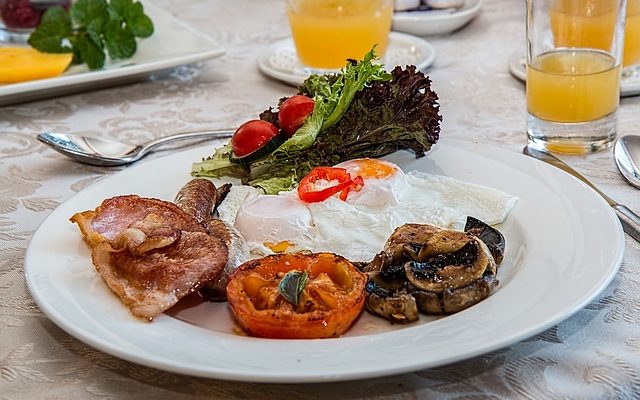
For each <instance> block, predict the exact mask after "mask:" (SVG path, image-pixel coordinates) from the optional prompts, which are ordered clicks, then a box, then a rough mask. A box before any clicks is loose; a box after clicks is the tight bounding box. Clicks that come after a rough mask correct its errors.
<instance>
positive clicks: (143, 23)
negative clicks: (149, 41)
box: [110, 0, 153, 38]
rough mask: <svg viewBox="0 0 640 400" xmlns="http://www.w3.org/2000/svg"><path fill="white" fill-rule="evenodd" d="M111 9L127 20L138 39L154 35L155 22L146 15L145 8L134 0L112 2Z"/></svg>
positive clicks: (114, 0)
mask: <svg viewBox="0 0 640 400" xmlns="http://www.w3.org/2000/svg"><path fill="white" fill-rule="evenodd" d="M110 5H111V8H112V9H113V10H114V11H115V12H116V13H117V14H118V16H120V17H121V18H122V19H124V20H125V22H126V24H127V26H128V27H129V29H131V31H132V32H133V34H134V35H135V36H136V37H141V38H145V37H149V36H151V35H152V34H153V22H151V19H150V18H149V17H148V16H146V15H145V13H144V6H143V5H142V3H140V2H137V1H136V2H134V1H133V0H111V3H110Z"/></svg>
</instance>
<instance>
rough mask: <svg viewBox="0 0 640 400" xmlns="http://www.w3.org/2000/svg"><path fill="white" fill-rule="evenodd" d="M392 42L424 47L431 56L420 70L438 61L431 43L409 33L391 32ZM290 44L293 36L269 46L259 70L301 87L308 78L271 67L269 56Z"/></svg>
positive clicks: (260, 59)
mask: <svg viewBox="0 0 640 400" xmlns="http://www.w3.org/2000/svg"><path fill="white" fill-rule="evenodd" d="M391 40H405V41H410V42H413V43H414V45H419V46H420V47H423V48H424V49H426V50H427V51H428V53H429V54H428V55H427V57H425V58H424V59H423V60H422V62H420V63H418V65H416V67H417V68H418V69H419V70H425V69H427V68H429V67H430V66H431V65H433V63H434V61H435V59H436V50H435V48H434V47H433V45H432V44H431V43H430V42H429V41H427V40H425V39H423V38H420V37H417V36H414V35H410V34H408V33H403V32H395V31H391V32H389V41H390V42H391ZM289 43H291V44H293V38H292V37H291V36H288V37H286V38H284V39H280V40H277V41H275V42H273V43H271V44H270V45H268V46H267V48H265V49H264V50H263V51H262V52H261V53H260V55H259V56H258V59H257V64H258V69H259V70H260V72H262V73H263V74H265V75H267V76H268V77H271V78H274V79H277V80H279V81H282V82H285V83H287V84H289V85H293V86H299V85H301V84H302V82H303V81H304V79H306V78H303V77H302V76H300V75H296V74H291V73H287V72H284V71H282V70H279V69H276V68H273V67H272V66H271V63H270V62H269V61H268V60H269V56H270V55H271V53H272V52H273V51H274V50H275V49H277V48H278V47H280V46H283V45H288V44H289ZM301 79H302V80H301Z"/></svg>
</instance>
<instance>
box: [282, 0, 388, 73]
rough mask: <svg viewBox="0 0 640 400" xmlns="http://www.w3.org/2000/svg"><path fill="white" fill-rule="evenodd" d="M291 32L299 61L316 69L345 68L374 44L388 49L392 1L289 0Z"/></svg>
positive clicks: (378, 47) (380, 48)
mask: <svg viewBox="0 0 640 400" xmlns="http://www.w3.org/2000/svg"><path fill="white" fill-rule="evenodd" d="M287 15H288V17H289V25H290V27H291V34H292V35H293V41H294V43H295V46H296V52H297V53H298V58H300V61H301V62H302V63H303V64H304V65H306V66H308V67H311V68H314V69H335V68H340V67H343V66H344V65H345V63H346V60H347V59H348V58H351V59H354V60H360V59H362V57H363V56H364V55H365V54H366V53H367V52H368V51H369V50H371V48H372V47H373V46H374V45H377V47H376V53H377V54H378V55H379V56H382V55H383V54H384V52H385V49H386V48H387V43H388V40H389V31H390V30H391V17H392V15H393V0H287Z"/></svg>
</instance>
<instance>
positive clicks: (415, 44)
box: [258, 32, 436, 86]
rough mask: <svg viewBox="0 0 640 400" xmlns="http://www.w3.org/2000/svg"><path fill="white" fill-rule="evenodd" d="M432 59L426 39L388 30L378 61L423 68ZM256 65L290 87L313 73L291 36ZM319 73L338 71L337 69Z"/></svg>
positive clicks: (430, 47) (392, 65)
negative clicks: (297, 50) (385, 44)
mask: <svg viewBox="0 0 640 400" xmlns="http://www.w3.org/2000/svg"><path fill="white" fill-rule="evenodd" d="M435 58H436V51H435V49H434V48H433V46H431V43H429V42H427V41H426V40H424V39H421V38H418V37H415V36H411V35H406V34H404V33H397V32H391V33H390V34H389V45H388V46H387V51H386V52H385V55H384V58H383V59H382V63H383V64H384V65H385V67H386V68H387V70H392V69H393V68H394V67H395V66H396V65H401V66H403V67H404V66H405V65H415V66H416V67H418V69H419V70H424V69H425V68H427V67H429V66H430V65H431V64H433V61H434V60H435ZM258 68H259V69H260V71H262V73H264V74H265V75H268V76H270V77H272V78H276V79H279V80H281V81H283V82H286V83H288V84H290V85H293V86H299V85H301V84H302V82H304V80H305V79H307V78H308V77H309V75H310V74H311V73H313V72H314V71H313V70H311V69H310V68H308V67H306V66H304V65H303V64H302V63H301V62H300V60H299V59H298V55H297V54H296V47H295V45H294V44H293V39H292V38H287V39H284V40H281V41H279V42H276V43H274V44H272V45H270V46H269V47H268V48H267V49H266V50H265V51H264V52H263V53H262V54H261V55H260V57H258ZM323 72H338V70H335V71H327V70H324V71H323Z"/></svg>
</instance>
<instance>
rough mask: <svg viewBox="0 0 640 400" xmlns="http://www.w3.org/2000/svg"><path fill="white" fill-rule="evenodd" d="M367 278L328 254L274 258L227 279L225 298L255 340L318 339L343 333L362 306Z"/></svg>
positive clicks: (255, 262)
mask: <svg viewBox="0 0 640 400" xmlns="http://www.w3.org/2000/svg"><path fill="white" fill-rule="evenodd" d="M366 284H367V275H366V274H364V273H362V272H360V271H359V270H358V269H357V268H356V267H355V266H354V265H353V264H352V263H351V262H350V261H349V260H347V259H346V258H344V257H341V256H338V255H336V254H332V253H292V254H276V255H271V256H267V257H264V258H260V259H256V260H251V261H247V262H246V263H244V264H242V265H241V266H240V267H238V269H236V270H235V271H234V272H233V274H232V275H231V279H230V282H229V284H228V285H227V299H228V301H229V305H230V306H231V310H232V311H233V314H234V315H235V317H236V319H237V320H238V322H239V323H240V325H241V326H242V327H243V328H244V330H245V331H247V333H249V334H250V335H253V336H259V337H265V338H274V339H316V338H328V337H337V336H340V335H342V334H343V333H345V332H346V331H347V330H348V329H349V328H350V327H351V325H352V324H353V322H354V321H355V319H356V318H357V317H358V315H359V314H360V312H362V309H363V307H364V301H365V297H366V296H365V286H366Z"/></svg>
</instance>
